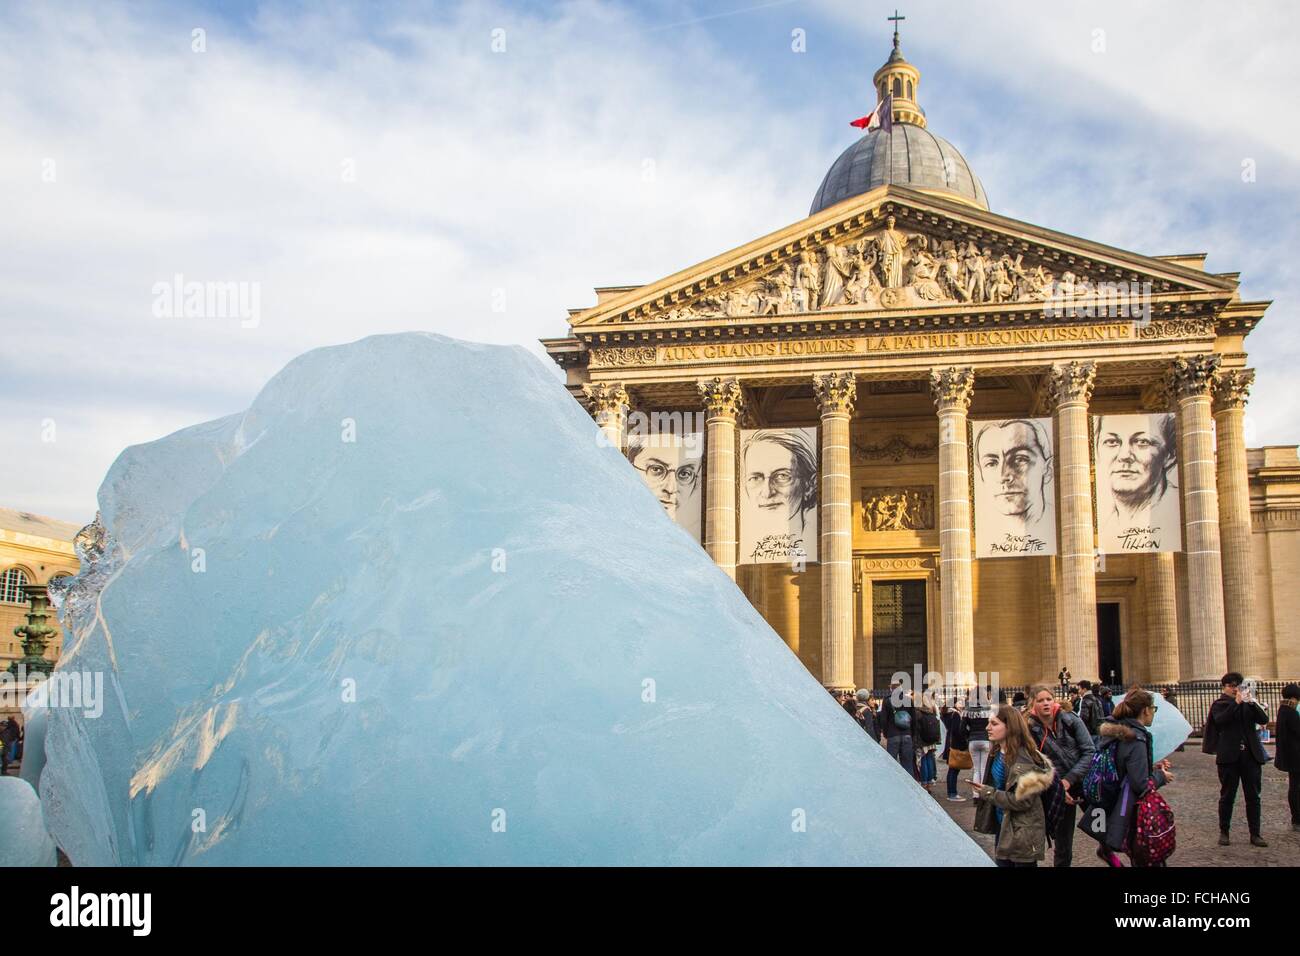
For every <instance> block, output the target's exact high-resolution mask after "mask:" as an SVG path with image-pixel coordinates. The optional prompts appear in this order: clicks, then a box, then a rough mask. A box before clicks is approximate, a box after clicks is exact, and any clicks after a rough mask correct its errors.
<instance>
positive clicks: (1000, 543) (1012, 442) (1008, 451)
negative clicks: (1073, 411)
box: [971, 418, 1056, 558]
mask: <svg viewBox="0 0 1300 956" xmlns="http://www.w3.org/2000/svg"><path fill="white" fill-rule="evenodd" d="M971 458H972V467H973V468H974V472H975V474H974V475H973V477H972V482H973V484H974V487H975V557H977V558H1010V557H1026V556H1031V557H1032V556H1040V557H1041V556H1043V555H1049V554H1056V457H1055V452H1054V449H1053V447H1052V420H1051V419H1050V418H1002V419H987V420H976V421H972V422H971Z"/></svg>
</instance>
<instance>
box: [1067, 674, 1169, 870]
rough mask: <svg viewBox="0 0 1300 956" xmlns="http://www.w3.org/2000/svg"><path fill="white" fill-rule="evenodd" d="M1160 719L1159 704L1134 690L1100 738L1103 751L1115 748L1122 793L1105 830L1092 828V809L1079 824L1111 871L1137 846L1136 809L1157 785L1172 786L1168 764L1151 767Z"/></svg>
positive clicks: (1105, 724)
mask: <svg viewBox="0 0 1300 956" xmlns="http://www.w3.org/2000/svg"><path fill="white" fill-rule="evenodd" d="M1155 716H1156V702H1155V698H1154V697H1152V696H1151V694H1150V693H1148V692H1147V691H1144V690H1137V689H1135V690H1131V691H1129V692H1128V694H1127V695H1126V696H1125V697H1124V699H1123V700H1122V701H1120V702H1119V703H1118V704H1116V705H1115V711H1114V713H1112V714H1111V716H1110V717H1107V718H1106V719H1105V720H1104V721H1102V724H1101V728H1100V731H1099V733H1098V738H1099V741H1100V743H1101V745H1102V746H1103V747H1105V746H1109V745H1110V744H1112V743H1114V744H1115V754H1114V757H1115V769H1116V770H1117V771H1118V772H1119V791H1118V793H1117V794H1116V795H1115V797H1114V799H1113V801H1112V802H1111V804H1110V806H1107V807H1104V808H1102V809H1103V810H1104V811H1105V812H1104V813H1103V814H1101V816H1100V819H1101V820H1102V821H1104V824H1105V826H1104V829H1103V830H1102V832H1101V833H1097V832H1096V828H1095V827H1094V826H1093V821H1094V819H1095V818H1094V817H1093V816H1092V815H1091V814H1092V811H1093V810H1094V808H1091V807H1090V808H1089V812H1088V813H1085V814H1084V817H1083V819H1082V820H1080V821H1079V829H1080V830H1083V832H1084V833H1087V834H1088V835H1089V836H1091V837H1093V839H1095V840H1097V842H1098V844H1099V846H1098V847H1097V855H1098V856H1099V857H1101V859H1102V860H1103V861H1104V862H1105V863H1106V865H1107V866H1110V867H1120V866H1123V864H1122V863H1121V862H1120V860H1119V857H1118V856H1117V855H1116V852H1117V851H1118V850H1120V849H1122V848H1126V847H1127V848H1129V849H1130V851H1131V848H1132V846H1133V837H1134V832H1133V831H1134V830H1135V828H1136V827H1137V805H1138V802H1139V801H1140V800H1141V799H1142V797H1143V795H1144V794H1145V793H1146V791H1147V785H1148V783H1149V782H1151V781H1154V782H1155V785H1156V788H1157V789H1159V788H1160V787H1163V786H1164V785H1165V784H1167V783H1173V781H1174V772H1173V770H1171V769H1170V768H1169V761H1167V760H1161V761H1160V762H1159V763H1155V764H1154V765H1153V764H1152V757H1153V756H1154V754H1153V753H1152V739H1151V724H1152V723H1153V722H1154V720H1155Z"/></svg>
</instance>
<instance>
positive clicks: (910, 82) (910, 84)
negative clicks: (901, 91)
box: [907, 80, 912, 100]
mask: <svg viewBox="0 0 1300 956" xmlns="http://www.w3.org/2000/svg"><path fill="white" fill-rule="evenodd" d="M907 98H908V99H909V100H910V99H911V98H912V81H911V80H908V81H907Z"/></svg>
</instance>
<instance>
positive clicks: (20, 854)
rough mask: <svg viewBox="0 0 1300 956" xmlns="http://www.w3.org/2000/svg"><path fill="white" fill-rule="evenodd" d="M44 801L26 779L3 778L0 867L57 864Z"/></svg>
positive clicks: (0, 812)
mask: <svg viewBox="0 0 1300 956" xmlns="http://www.w3.org/2000/svg"><path fill="white" fill-rule="evenodd" d="M57 863H58V857H57V856H56V854H55V850H54V841H53V840H51V839H50V835H49V833H47V832H46V831H45V823H44V821H43V820H42V819H41V801H40V799H39V798H38V797H37V796H36V791H35V790H33V789H32V785H31V784H30V783H28V782H27V781H26V780H20V779H19V778H17V777H0V866H55V865H56V864H57Z"/></svg>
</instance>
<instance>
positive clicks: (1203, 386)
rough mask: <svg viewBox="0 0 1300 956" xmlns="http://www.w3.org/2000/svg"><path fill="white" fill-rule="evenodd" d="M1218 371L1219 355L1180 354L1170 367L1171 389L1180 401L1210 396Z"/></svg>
mask: <svg viewBox="0 0 1300 956" xmlns="http://www.w3.org/2000/svg"><path fill="white" fill-rule="evenodd" d="M1218 371H1219V356H1217V355H1214V354H1210V355H1180V356H1178V358H1176V359H1174V364H1173V365H1171V366H1170V367H1169V373H1168V374H1169V390H1170V391H1171V392H1173V395H1174V398H1175V399H1177V400H1179V401H1181V400H1183V399H1187V398H1199V397H1201V396H1208V395H1209V394H1210V390H1211V388H1213V386H1214V377H1215V374H1216V373H1217V372H1218Z"/></svg>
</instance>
